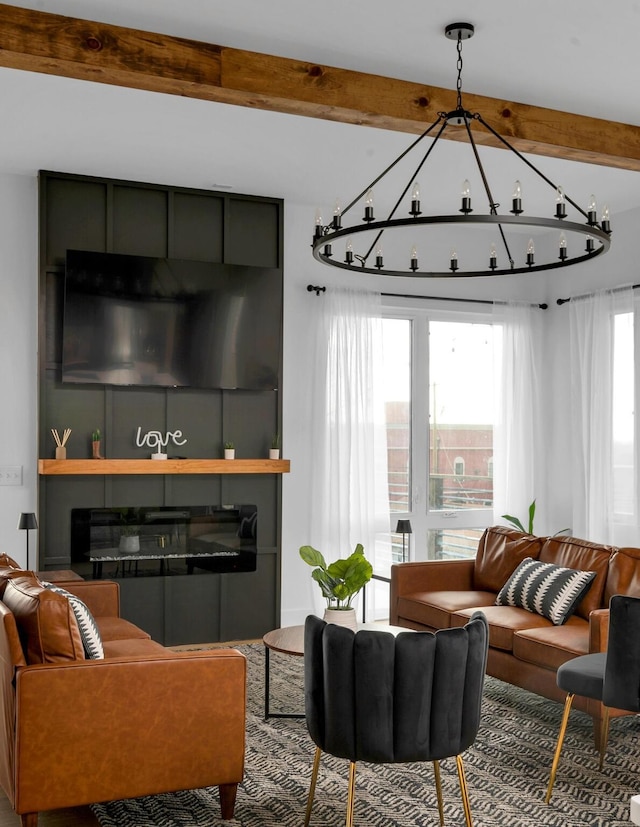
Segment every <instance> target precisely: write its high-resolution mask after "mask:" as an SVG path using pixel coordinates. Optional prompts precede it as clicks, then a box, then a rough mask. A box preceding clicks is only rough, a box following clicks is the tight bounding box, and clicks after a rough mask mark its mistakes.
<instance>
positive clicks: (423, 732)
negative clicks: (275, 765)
mask: <svg viewBox="0 0 640 827" xmlns="http://www.w3.org/2000/svg"><path fill="white" fill-rule="evenodd" d="M488 645H489V633H488V630H487V622H486V620H485V617H484V615H482V614H481V613H477V614H476V615H474V616H473V617H472V618H471V620H470V621H469V623H468V624H467V625H466V626H465V627H464V628H457V629H443V630H442V631H439V632H436V633H435V634H433V633H432V632H411V631H407V630H404V631H401V632H398V633H390V632H388V631H379V630H370V629H361V630H360V631H358V632H356V633H354V632H353V631H352V630H350V629H347V628H344V627H342V626H336V625H333V624H330V623H329V624H327V623H325V622H324V621H322V620H320V619H319V618H317V617H313V616H310V617H308V618H307V620H306V624H305V639H304V667H305V713H306V720H307V727H308V730H309V734H310V735H311V738H312V739H313V741H314V743H315V744H316V752H315V759H314V764H313V773H312V777H311V786H310V789H309V797H308V801H307V811H306V816H305V821H304V823H305V827H308V824H309V821H310V819H311V809H312V806H313V798H314V793H315V787H316V780H317V777H318V769H319V766H320V757H321V755H322V753H323V752H327V753H329V754H330V755H335V756H337V757H339V758H346V759H348V760H349V762H350V765H349V792H348V799H347V819H346V825H347V827H352V825H353V807H354V799H355V771H356V762H357V761H368V762H371V763H374V764H387V763H404V762H409V761H432V762H433V765H434V773H435V781H436V792H437V796H438V810H439V813H440V824H444V811H443V806H442V788H441V784H440V767H439V761H440V760H441V759H443V758H448V757H450V756H455V757H456V763H457V769H458V780H459V782H460V792H461V794H462V803H463V807H464V814H465V819H466V823H467V825H468V827H471V810H470V807H469V797H468V793H467V785H466V781H465V775H464V764H463V761H462V755H461V753H462V752H463V751H464V750H465V749H467V747H469V746H470V745H471V744H472V743H473V742H474V740H475V737H476V734H477V732H478V727H479V724H480V708H481V703H482V690H483V686H484V674H485V666H486V660H487V649H488Z"/></svg>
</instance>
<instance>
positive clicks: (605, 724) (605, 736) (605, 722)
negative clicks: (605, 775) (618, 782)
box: [598, 706, 609, 771]
mask: <svg viewBox="0 0 640 827" xmlns="http://www.w3.org/2000/svg"><path fill="white" fill-rule="evenodd" d="M608 741H609V707H608V706H605V707H604V714H603V716H602V724H601V726H600V764H599V766H598V769H599V770H600V771H602V767H603V766H604V757H605V755H606V754H607V743H608Z"/></svg>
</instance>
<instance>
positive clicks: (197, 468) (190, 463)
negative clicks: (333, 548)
mask: <svg viewBox="0 0 640 827" xmlns="http://www.w3.org/2000/svg"><path fill="white" fill-rule="evenodd" d="M289 470H290V461H289V460H288V459H162V460H155V459H40V460H38V473H39V474H41V475H44V476H51V475H57V476H59V475H62V474H66V475H69V474H75V475H82V474H94V475H95V474H103V475H104V474H288V473H289Z"/></svg>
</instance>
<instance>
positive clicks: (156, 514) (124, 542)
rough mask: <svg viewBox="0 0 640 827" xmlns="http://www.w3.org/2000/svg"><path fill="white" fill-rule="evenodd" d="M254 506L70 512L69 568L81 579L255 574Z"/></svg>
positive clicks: (255, 530) (79, 509) (83, 510)
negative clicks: (252, 572) (80, 575)
mask: <svg viewBox="0 0 640 827" xmlns="http://www.w3.org/2000/svg"><path fill="white" fill-rule="evenodd" d="M257 517H258V511H257V508H256V506H255V505H207V506H158V507H131V506H125V507H121V508H74V509H72V510H71V567H72V569H74V570H75V571H77V572H78V573H79V574H82V576H84V577H93V578H94V579H100V578H107V577H108V578H110V579H112V578H118V577H153V576H175V575H196V574H205V573H211V572H213V573H216V574H223V573H227V572H247V571H255V570H256V563H257V552H258V549H257Z"/></svg>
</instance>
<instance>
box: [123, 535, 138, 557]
mask: <svg viewBox="0 0 640 827" xmlns="http://www.w3.org/2000/svg"><path fill="white" fill-rule="evenodd" d="M120 551H124V552H126V553H127V554H133V553H135V552H136V551H140V536H139V535H138V534H129V535H126V536H122V537H120Z"/></svg>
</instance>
